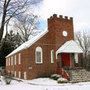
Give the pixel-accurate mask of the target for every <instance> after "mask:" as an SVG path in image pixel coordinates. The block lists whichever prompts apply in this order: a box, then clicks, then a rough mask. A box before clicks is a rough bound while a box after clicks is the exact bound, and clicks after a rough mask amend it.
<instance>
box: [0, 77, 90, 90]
mask: <svg viewBox="0 0 90 90" xmlns="http://www.w3.org/2000/svg"><path fill="white" fill-rule="evenodd" d="M0 90H90V82H82V83H74V84H72V83H66V84H58V83H57V82H56V81H55V80H52V79H49V78H39V79H33V80H23V82H18V81H16V80H12V81H11V84H10V85H4V84H3V83H2V82H1V81H0Z"/></svg>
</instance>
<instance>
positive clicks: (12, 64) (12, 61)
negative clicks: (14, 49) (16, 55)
mask: <svg viewBox="0 0 90 90" xmlns="http://www.w3.org/2000/svg"><path fill="white" fill-rule="evenodd" d="M11 65H13V56H12V57H11Z"/></svg>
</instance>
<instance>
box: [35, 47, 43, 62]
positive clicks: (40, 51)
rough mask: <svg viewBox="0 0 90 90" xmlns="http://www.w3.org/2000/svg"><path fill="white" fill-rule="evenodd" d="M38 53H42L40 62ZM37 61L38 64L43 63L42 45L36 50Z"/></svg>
mask: <svg viewBox="0 0 90 90" xmlns="http://www.w3.org/2000/svg"><path fill="white" fill-rule="evenodd" d="M37 53H40V62H39V61H38V58H39V57H38V56H37ZM35 63H36V64H42V63H43V52H42V48H41V47H39V46H38V47H36V50H35Z"/></svg>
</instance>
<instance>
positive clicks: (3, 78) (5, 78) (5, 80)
mask: <svg viewBox="0 0 90 90" xmlns="http://www.w3.org/2000/svg"><path fill="white" fill-rule="evenodd" d="M1 82H2V84H10V82H11V78H10V77H8V76H1Z"/></svg>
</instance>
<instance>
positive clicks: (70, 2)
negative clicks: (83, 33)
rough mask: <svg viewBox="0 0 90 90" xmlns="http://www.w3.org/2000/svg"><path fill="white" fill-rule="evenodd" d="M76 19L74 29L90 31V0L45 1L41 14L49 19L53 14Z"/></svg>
mask: <svg viewBox="0 0 90 90" xmlns="http://www.w3.org/2000/svg"><path fill="white" fill-rule="evenodd" d="M54 13H56V14H58V15H63V16H69V17H73V18H74V29H75V31H77V30H87V29H90V20H89V19H90V0H44V2H43V4H42V9H41V10H40V11H39V14H40V15H41V16H42V17H43V18H48V17H50V16H51V15H52V14H54Z"/></svg>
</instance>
